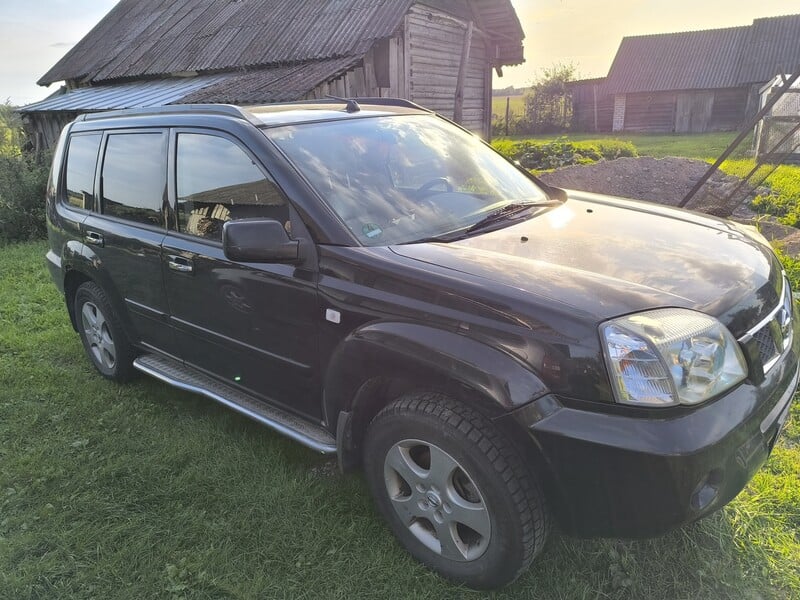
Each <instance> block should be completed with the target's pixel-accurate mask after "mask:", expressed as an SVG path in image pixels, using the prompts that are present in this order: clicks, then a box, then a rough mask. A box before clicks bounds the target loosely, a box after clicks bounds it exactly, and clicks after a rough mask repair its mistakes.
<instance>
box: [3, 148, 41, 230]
mask: <svg viewBox="0 0 800 600" xmlns="http://www.w3.org/2000/svg"><path fill="white" fill-rule="evenodd" d="M48 171H49V169H48V167H47V166H45V165H43V164H39V163H37V162H36V161H35V160H34V158H33V157H31V156H28V155H23V154H19V155H16V156H13V155H12V156H8V155H0V244H7V243H9V242H18V241H23V240H30V239H36V238H41V237H44V235H45V234H46V232H47V230H46V228H45V215H44V210H45V208H44V195H45V188H46V187H47V175H48Z"/></svg>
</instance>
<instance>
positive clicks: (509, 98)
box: [506, 96, 511, 137]
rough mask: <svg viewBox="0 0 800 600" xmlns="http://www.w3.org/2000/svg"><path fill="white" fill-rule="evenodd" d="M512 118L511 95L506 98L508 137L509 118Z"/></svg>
mask: <svg viewBox="0 0 800 600" xmlns="http://www.w3.org/2000/svg"><path fill="white" fill-rule="evenodd" d="M510 118H511V97H510V96H509V97H508V98H506V137H508V120H509V119H510Z"/></svg>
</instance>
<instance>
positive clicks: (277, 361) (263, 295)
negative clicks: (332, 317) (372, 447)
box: [163, 129, 321, 418]
mask: <svg viewBox="0 0 800 600" xmlns="http://www.w3.org/2000/svg"><path fill="white" fill-rule="evenodd" d="M169 188H170V196H171V204H172V206H173V210H174V213H173V216H172V218H171V219H170V221H171V222H170V231H169V232H168V234H167V237H166V239H165V240H164V258H163V260H164V263H163V269H164V274H165V275H164V276H165V280H166V289H167V295H168V297H169V306H170V314H171V319H172V324H173V326H174V328H175V335H176V336H177V340H178V344H179V346H180V352H181V356H182V357H183V359H184V360H185V361H186V363H188V364H190V365H192V366H194V367H196V368H199V369H201V370H203V371H205V372H207V373H209V374H211V375H214V376H216V377H217V378H219V379H222V380H224V381H225V382H226V383H228V384H231V385H234V386H238V387H241V388H243V389H245V390H247V391H249V392H251V393H253V394H255V395H257V396H259V397H260V398H262V399H263V400H265V401H268V402H273V403H277V404H281V405H283V406H284V407H285V408H288V409H290V410H292V411H295V412H298V413H302V414H305V415H307V416H311V417H313V418H321V414H320V403H319V401H318V388H319V383H318V381H317V379H316V371H317V368H316V365H317V361H318V350H317V326H316V321H315V319H316V318H317V316H318V300H317V290H316V274H315V272H314V269H313V268H309V267H308V266H301V267H298V266H296V265H283V264H240V263H234V262H231V261H229V260H227V259H226V258H225V255H224V253H223V251H222V227H223V225H224V224H225V222H227V221H230V220H235V219H244V218H254V217H262V218H273V219H277V220H278V221H280V222H281V223H282V224H283V225H284V227H285V228H286V230H287V232H289V233H290V235H291V231H292V227H293V225H297V223H298V221H297V217H296V215H295V214H294V212H293V211H292V210H291V208H290V206H289V204H288V203H287V201H286V198H285V197H284V195H283V194H282V192H281V191H280V190H279V189H278V187H277V185H276V184H275V183H274V181H273V179H272V178H271V177H270V176H269V174H268V172H267V171H266V169H264V167H263V165H261V164H260V163H259V162H258V160H257V159H256V158H255V156H254V155H253V154H252V153H251V152H250V151H249V150H248V149H247V148H246V147H245V146H244V145H243V144H242V143H241V142H240V141H239V140H237V139H236V138H234V137H232V136H229V135H227V134H223V133H220V132H214V131H210V130H202V129H180V130H174V131H173V133H172V135H171V143H170V184H169Z"/></svg>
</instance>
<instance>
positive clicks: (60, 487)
mask: <svg viewBox="0 0 800 600" xmlns="http://www.w3.org/2000/svg"><path fill="white" fill-rule="evenodd" d="M44 251H45V245H44V244H43V243H28V244H21V245H15V246H7V247H5V248H0V381H1V382H2V391H1V392H0V598H3V599H6V598H7V599H9V600H11V599H14V600H17V599H29V598H30V599H33V598H37V599H39V598H41V599H45V598H46V599H50V598H59V599H60V598H76V599H78V598H79V599H83V598H103V599H113V598H131V599H140V598H274V597H280V598H376V597H391V598H472V597H474V598H479V597H483V595H481V594H477V593H472V592H469V591H468V590H464V589H460V588H457V587H454V586H452V585H450V584H449V583H447V582H445V581H442V580H441V579H439V578H438V577H437V576H435V575H433V574H432V573H430V572H428V571H427V570H425V569H424V568H422V567H421V566H419V565H418V564H416V563H415V562H414V561H413V560H412V559H411V558H409V556H407V555H406V553H405V552H404V551H403V550H401V549H400V548H399V546H398V545H397V544H396V543H395V541H394V540H393V538H392V536H391V535H390V533H389V532H388V531H387V530H386V529H385V528H384V526H383V525H382V523H381V521H380V519H379V517H378V515H377V513H376V511H375V510H374V509H373V507H372V504H371V502H370V500H369V498H368V495H367V490H366V485H365V483H364V481H363V479H362V477H361V476H360V475H348V476H341V475H339V474H338V472H337V471H336V470H335V465H334V464H333V463H332V462H331V461H329V460H326V459H323V458H321V457H319V456H317V455H315V454H313V453H312V452H310V451H308V450H305V449H303V448H301V447H300V446H298V445H296V444H294V443H292V442H289V441H286V440H284V439H283V438H281V437H279V436H277V435H276V434H273V433H271V432H270V431H268V430H266V429H264V428H262V427H259V426H258V425H255V424H253V423H251V422H249V421H247V420H245V419H244V418H241V417H239V416H237V415H235V414H233V413H232V412H229V411H226V410H225V409H222V408H218V407H217V406H216V405H214V404H212V403H211V402H209V401H206V400H204V399H202V398H200V397H197V396H193V395H190V394H187V393H182V392H178V391H175V390H173V389H171V388H169V387H167V386H165V385H163V384H160V383H158V382H156V381H153V380H150V379H141V380H138V381H136V382H134V383H132V384H129V385H125V386H119V385H116V384H113V383H110V382H108V381H106V380H104V379H102V378H100V377H99V376H98V375H97V374H95V372H94V371H93V370H92V368H91V367H90V365H89V362H88V360H87V359H86V358H85V357H84V355H83V351H82V348H81V345H80V342H79V340H78V336H77V335H76V334H75V333H74V332H73V331H72V329H71V327H70V325H69V323H68V319H67V315H66V311H65V310H64V307H63V304H62V300H61V298H60V297H59V296H58V294H57V292H56V289H55V287H54V286H53V285H52V283H51V282H50V280H49V276H48V275H47V273H46V271H45V268H44V265H43V255H44ZM798 408H800V405H797V406H795V409H794V412H793V416H792V423H791V424H790V426H789V429H788V431H787V433H786V434H785V435H784V437H783V441H782V442H781V443H780V445H779V446H778V447H777V449H776V450H775V453H774V454H773V457H772V459H771V461H770V462H769V464H768V465H767V466H766V467H765V468H764V469H762V471H761V472H760V473H759V474H758V475H757V476H756V478H755V479H754V480H753V482H752V483H751V485H750V486H749V487H748V488H747V490H746V491H745V492H744V493H743V494H741V495H740V496H739V497H738V498H737V499H736V500H735V501H734V502H733V503H732V504H731V505H730V506H728V507H727V508H725V509H724V510H723V511H721V512H719V513H717V514H715V515H713V516H711V517H709V518H708V519H706V520H704V521H702V522H700V523H698V524H694V525H691V526H688V527H685V528H683V529H682V530H680V531H677V532H674V533H672V534H670V535H667V536H665V537H662V538H660V539H656V540H650V541H639V542H629V541H621V540H592V541H581V540H574V539H569V538H564V537H559V536H558V535H555V536H553V537H552V538H551V540H550V542H549V543H548V546H547V548H546V550H545V553H544V555H543V556H542V557H540V559H539V560H538V561H537V562H536V563H535V564H534V566H533V568H532V569H531V570H530V571H529V572H528V573H527V574H526V575H524V576H523V578H522V579H521V580H520V581H519V582H518V583H517V584H515V585H514V586H513V587H511V588H509V589H507V590H504V591H502V592H500V593H498V594H497V595H496V597H497V598H547V599H559V598H563V599H572V598H615V599H616V598H621V599H625V598H651V599H658V598H664V599H667V598H670V599H672V598H704V599H709V598H726V599H727V598H730V599H735V600H741V599H767V598H774V599H784V598H800V537H799V536H798V529H799V528H800V509H799V508H798V507H800V485H798V481H800V426H798V425H799V424H800V410H798Z"/></svg>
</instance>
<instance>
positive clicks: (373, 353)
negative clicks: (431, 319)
mask: <svg viewBox="0 0 800 600" xmlns="http://www.w3.org/2000/svg"><path fill="white" fill-rule="evenodd" d="M326 372H327V375H326V378H325V381H324V394H323V403H324V407H323V408H324V411H325V413H324V414H325V415H326V416H327V418H328V420H329V423H330V424H331V427H332V428H335V427H336V426H337V424H336V420H337V419H338V418H339V416H340V413H348V412H352V411H353V410H355V409H357V406H355V405H356V404H357V401H358V398H359V394H360V391H361V389H362V386H364V384H365V383H367V382H369V381H372V380H374V379H375V378H388V379H403V378H406V379H408V380H409V381H411V382H414V383H417V382H418V383H420V384H421V385H423V384H425V383H432V382H442V383H447V384H450V385H451V384H457V385H460V386H461V387H463V388H466V389H469V390H471V391H473V392H475V393H476V396H477V397H478V399H479V402H483V403H484V405H485V408H486V410H487V412H488V413H489V414H491V415H495V416H499V415H500V414H504V413H507V412H509V411H511V410H514V409H516V408H519V407H521V406H523V405H525V404H528V403H529V402H531V401H532V400H535V399H536V398H539V397H541V396H543V395H545V394H547V393H549V390H548V389H547V386H546V385H545V384H544V383H543V382H542V380H541V379H540V378H539V377H538V376H537V375H536V373H535V372H534V371H533V369H532V368H531V367H530V366H529V365H525V364H524V363H523V362H521V361H520V360H519V359H517V358H514V357H513V356H511V355H509V354H507V353H505V352H503V351H502V350H499V349H497V348H493V347H490V346H488V345H486V344H484V343H482V342H480V341H477V340H475V339H473V338H469V337H467V336H465V335H462V334H458V333H455V332H453V331H447V330H444V329H439V328H436V327H433V326H429V325H421V324H416V323H409V322H386V321H381V322H374V323H370V324H368V325H365V326H363V327H361V328H359V329H357V330H355V331H353V332H352V333H351V334H350V335H348V336H347V337H346V338H345V339H344V340H343V341H342V342H341V343H340V344H339V346H338V347H337V348H336V350H335V351H334V353H333V355H332V357H331V360H330V363H329V365H328V368H327V369H326ZM334 430H335V429H334Z"/></svg>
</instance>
